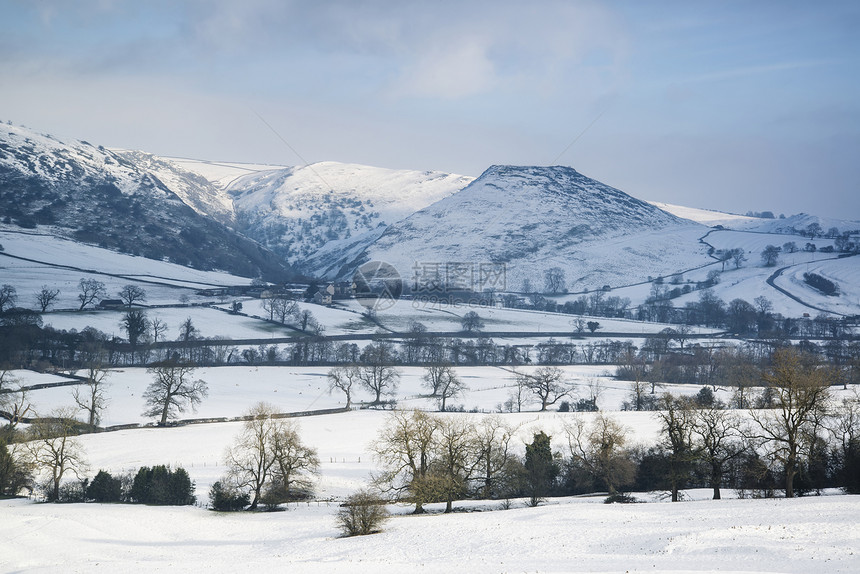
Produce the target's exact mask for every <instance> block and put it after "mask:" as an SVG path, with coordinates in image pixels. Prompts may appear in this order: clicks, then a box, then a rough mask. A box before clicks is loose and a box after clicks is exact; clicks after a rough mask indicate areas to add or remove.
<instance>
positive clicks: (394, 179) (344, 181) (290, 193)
mask: <svg viewBox="0 0 860 574" xmlns="http://www.w3.org/2000/svg"><path fill="white" fill-rule="evenodd" d="M471 180H472V178H469V177H465V176H459V175H451V174H446V173H440V172H430V171H424V172H419V171H408V170H393V169H383V168H377V167H369V166H363V165H356V164H344V163H336V162H321V163H315V164H311V165H308V166H305V167H295V168H285V169H281V170H274V171H260V172H256V173H251V174H249V175H245V176H243V177H240V178H238V179H236V180H235V181H233V182H232V183H231V184H230V185H229V186H228V187H227V191H228V192H229V194H230V195H231V196H232V197H233V198H234V206H235V210H236V213H237V217H238V227H239V229H240V230H241V231H242V232H243V233H245V234H246V235H248V236H249V237H252V238H254V239H256V240H257V241H260V242H261V243H263V244H264V245H266V246H268V247H269V248H271V249H273V250H274V251H276V252H278V253H280V254H281V255H282V256H284V257H285V258H286V259H287V261H289V262H290V263H293V264H297V265H301V264H302V263H303V261H304V260H306V259H307V258H308V257H309V256H311V255H312V254H313V253H314V252H315V251H316V250H317V249H319V248H321V247H323V246H324V245H326V244H327V243H329V242H331V241H337V240H345V239H349V238H351V237H354V236H357V235H361V234H364V233H366V232H369V231H372V230H374V229H376V228H379V227H385V226H386V225H390V224H392V223H394V222H397V221H399V220H401V219H403V218H405V217H407V216H409V215H411V214H412V213H414V212H415V211H417V210H419V209H421V208H424V207H426V206H428V205H430V204H431V203H433V202H435V201H437V200H439V199H442V198H444V197H447V196H449V195H451V194H453V193H455V192H456V191H458V190H460V189H462V188H463V187H465V186H466V185H468V184H469V182H470V181H471ZM303 269H304V270H305V271H306V272H309V273H312V272H314V271H315V269H313V268H308V267H304V268H303Z"/></svg>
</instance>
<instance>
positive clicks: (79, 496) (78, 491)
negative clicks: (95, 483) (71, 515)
mask: <svg viewBox="0 0 860 574" xmlns="http://www.w3.org/2000/svg"><path fill="white" fill-rule="evenodd" d="M51 484H52V483H51ZM51 484H48V485H47V488H46V489H45V491H46V492H50V490H51V489H52V488H53V486H51ZM86 491H87V481H86V480H73V481H71V482H65V483H63V484H62V485H61V486H60V491H59V496H58V497H57V500H56V502H84V501H85V500H86V496H85V494H84V493H86Z"/></svg>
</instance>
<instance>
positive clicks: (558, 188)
mask: <svg viewBox="0 0 860 574" xmlns="http://www.w3.org/2000/svg"><path fill="white" fill-rule="evenodd" d="M706 231H707V230H706V229H705V228H704V227H703V226H701V225H699V224H696V223H693V222H691V221H688V220H683V219H680V218H678V217H675V216H673V215H671V214H669V213H667V212H665V211H662V210H660V209H658V208H656V207H654V206H652V205H650V204H648V203H645V202H643V201H640V200H638V199H635V198H633V197H630V196H629V195H627V194H625V193H623V192H621V191H619V190H617V189H614V188H612V187H609V186H607V185H604V184H602V183H600V182H598V181H595V180H593V179H590V178H588V177H585V176H583V175H581V174H579V173H577V172H576V171H574V170H573V169H570V168H566V167H512V166H494V167H491V168H490V169H488V170H487V171H486V172H485V173H484V174H483V175H482V176H481V177H480V178H478V179H477V180H475V181H474V182H473V183H472V184H470V185H469V186H468V187H467V188H465V189H463V190H462V191H460V192H459V193H457V194H455V195H453V196H451V197H448V198H446V199H443V200H441V201H438V202H436V203H435V204H433V205H431V206H429V207H427V208H425V209H423V210H421V211H419V212H417V213H415V214H414V215H412V216H410V217H408V218H406V219H404V220H403V221H401V222H399V223H397V224H395V225H392V226H390V227H389V228H388V229H387V230H386V231H385V232H384V233H383V234H382V236H381V237H380V238H379V239H378V240H376V241H374V242H373V243H372V244H371V245H370V246H368V247H367V248H365V249H364V250H363V251H362V252H361V254H360V255H359V256H358V257H355V258H354V259H353V260H352V261H347V260H345V259H344V258H343V256H342V255H343V254H342V253H341V252H336V251H334V250H323V251H322V252H321V253H320V254H318V256H317V257H316V258H315V259H316V260H317V261H318V262H319V264H320V267H325V268H326V269H329V270H332V271H330V273H337V272H340V273H343V271H342V270H341V266H343V265H346V267H345V269H346V270H349V269H350V268H351V267H352V268H354V267H355V266H356V263H361V262H363V261H366V260H373V259H375V260H380V261H385V262H387V263H390V264H392V265H394V266H395V267H396V268H397V269H398V270H399V271H400V273H401V275H402V276H403V277H412V275H413V270H414V269H415V266H416V265H419V266H421V265H423V264H430V265H433V264H437V263H441V264H442V265H443V272H444V265H445V264H447V263H450V262H465V263H466V264H468V265H471V266H472V267H474V268H476V269H477V268H479V267H480V266H481V265H485V264H504V265H505V266H506V283H507V285H506V287H507V288H508V289H519V288H520V286H521V285H522V283H523V281H524V280H525V279H529V280H530V281H531V282H532V285H534V286H535V287H536V288H538V289H540V288H541V287H542V286H543V274H544V271H545V270H547V269H549V268H551V267H560V268H561V269H563V270H564V271H565V273H566V278H567V286H568V287H569V288H571V289H573V290H579V289H583V288H595V287H598V288H599V287H602V286H603V285H607V284H609V285H619V284H626V283H633V282H637V281H644V280H646V279H647V278H648V276H649V275H650V276H658V275H664V274H667V273H671V272H672V271H675V270H678V269H679V268H681V269H682V268H685V267H694V266H697V265H701V264H704V263H706V262H707V256H706V253H705V250H704V246H702V245H701V244H698V243H697V240H698V237H700V236H701V235H703V234H704V233H705V232H706ZM323 263H327V265H322V264H323ZM350 264H351V265H350ZM472 286H473V287H481V286H483V287H486V286H488V285H480V286H479V285H472ZM496 287H499V286H498V285H496Z"/></svg>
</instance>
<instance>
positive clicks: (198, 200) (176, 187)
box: [113, 150, 235, 225]
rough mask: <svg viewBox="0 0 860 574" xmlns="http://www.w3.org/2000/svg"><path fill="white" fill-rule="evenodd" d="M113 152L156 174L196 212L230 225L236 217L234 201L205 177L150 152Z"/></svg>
mask: <svg viewBox="0 0 860 574" xmlns="http://www.w3.org/2000/svg"><path fill="white" fill-rule="evenodd" d="M113 151H114V153H116V154H117V155H119V156H121V157H122V158H124V159H126V160H128V161H129V162H131V163H133V164H135V165H136V166H138V167H140V168H144V169H146V170H147V171H149V172H150V173H152V174H155V175H156V176H157V177H158V179H159V180H161V182H162V183H164V184H165V185H166V186H167V187H168V188H170V190H171V191H172V192H173V193H175V194H176V195H178V196H179V198H180V199H181V200H182V201H183V202H184V203H185V204H186V205H189V206H190V207H191V208H193V209H194V211H196V212H197V213H199V214H201V215H206V216H209V217H212V218H214V219H217V220H218V221H220V222H221V223H225V224H228V225H229V224H231V223H233V221H234V219H235V213H234V212H233V201H232V200H231V199H230V196H229V195H227V194H226V193H224V191H223V190H222V189H221V188H220V187H219V186H217V185H213V184H212V183H211V182H210V181H209V180H208V179H206V178H205V177H203V176H201V175H200V174H198V173H195V172H193V171H191V170H188V169H185V168H184V166H182V165H181V164H178V163H176V162H174V161H172V160H167V159H163V158H160V157H157V156H154V155H152V154H150V153H146V152H142V151H132V150H113Z"/></svg>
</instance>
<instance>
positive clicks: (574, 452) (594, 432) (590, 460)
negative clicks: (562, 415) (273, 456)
mask: <svg viewBox="0 0 860 574" xmlns="http://www.w3.org/2000/svg"><path fill="white" fill-rule="evenodd" d="M565 434H566V435H567V445H568V452H569V453H570V457H571V460H572V462H574V464H576V465H578V466H580V467H582V468H583V469H584V470H585V471H586V472H587V473H588V474H590V475H591V476H592V477H593V478H594V479H596V480H597V481H598V482H599V483H601V484H603V485H605V486H606V489H607V491H609V494H610V495H613V494H616V493H617V492H618V489H619V488H621V487H623V486H625V485H629V484H630V483H632V482H633V478H634V476H635V474H636V469H635V467H634V465H633V463H632V461H631V460H630V458H629V457H628V456H626V453H625V452H624V445H625V444H626V443H627V439H628V436H629V434H630V431H629V429H627V428H626V427H625V426H624V425H622V424H621V423H619V422H618V421H617V420H615V419H614V418H612V417H610V416H608V415H604V414H602V413H599V414H598V415H597V416H596V417H595V418H594V419H593V421H592V422H591V424H590V425H588V426H586V424H585V422H584V421H583V419H582V418H580V417H577V418H575V419H573V420H572V421H571V422H569V423H567V424H565Z"/></svg>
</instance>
